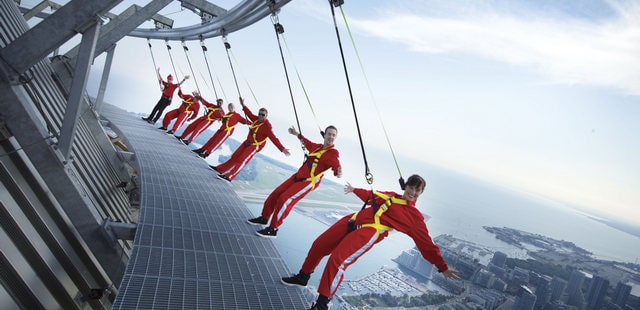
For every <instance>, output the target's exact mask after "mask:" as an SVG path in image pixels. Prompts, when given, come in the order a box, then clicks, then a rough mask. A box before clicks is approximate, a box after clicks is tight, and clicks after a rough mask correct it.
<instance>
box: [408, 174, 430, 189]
mask: <svg viewBox="0 0 640 310" xmlns="http://www.w3.org/2000/svg"><path fill="white" fill-rule="evenodd" d="M405 186H411V187H415V188H416V189H418V190H420V192H423V191H424V188H425V187H426V186H427V182H426V181H425V180H424V179H423V178H422V177H421V176H419V175H417V174H414V175H412V176H410V177H409V178H408V179H407V183H405Z"/></svg>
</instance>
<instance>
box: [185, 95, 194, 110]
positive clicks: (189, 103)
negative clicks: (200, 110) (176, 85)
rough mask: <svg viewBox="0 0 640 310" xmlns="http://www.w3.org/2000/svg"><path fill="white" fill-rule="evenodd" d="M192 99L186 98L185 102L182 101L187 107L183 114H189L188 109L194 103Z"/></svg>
mask: <svg viewBox="0 0 640 310" xmlns="http://www.w3.org/2000/svg"><path fill="white" fill-rule="evenodd" d="M193 99H194V98H193V97H191V98H187V99H186V100H184V103H186V104H187V107H186V108H185V109H184V113H191V110H189V108H190V107H191V105H192V104H194V103H195V101H193Z"/></svg>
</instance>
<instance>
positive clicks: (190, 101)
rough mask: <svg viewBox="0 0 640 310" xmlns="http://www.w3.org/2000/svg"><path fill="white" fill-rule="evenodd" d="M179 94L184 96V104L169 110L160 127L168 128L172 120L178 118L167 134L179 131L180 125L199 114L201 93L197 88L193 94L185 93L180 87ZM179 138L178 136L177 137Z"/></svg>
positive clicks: (162, 128)
mask: <svg viewBox="0 0 640 310" xmlns="http://www.w3.org/2000/svg"><path fill="white" fill-rule="evenodd" d="M178 96H179V97H180V98H182V104H181V105H180V106H179V107H178V108H177V109H174V110H171V111H169V112H167V114H165V115H164V118H163V119H162V127H160V128H158V129H160V130H167V127H169V124H170V123H171V120H173V119H174V118H175V119H176V121H175V123H174V124H173V127H171V129H169V130H167V134H173V133H174V132H176V131H178V129H179V128H180V126H182V124H184V122H185V121H187V118H189V120H190V121H192V120H193V119H194V118H196V116H198V111H199V110H200V103H198V101H200V93H199V92H198V91H197V90H194V91H193V92H192V93H191V95H189V94H183V93H182V89H180V88H178ZM176 138H177V137H176Z"/></svg>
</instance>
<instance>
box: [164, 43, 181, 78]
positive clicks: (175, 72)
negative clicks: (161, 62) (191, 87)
mask: <svg viewBox="0 0 640 310" xmlns="http://www.w3.org/2000/svg"><path fill="white" fill-rule="evenodd" d="M165 43H166V44H167V53H169V60H171V67H173V74H174V76H175V79H176V81H177V80H178V71H177V70H176V65H175V64H174V63H173V57H172V56H171V45H169V40H165Z"/></svg>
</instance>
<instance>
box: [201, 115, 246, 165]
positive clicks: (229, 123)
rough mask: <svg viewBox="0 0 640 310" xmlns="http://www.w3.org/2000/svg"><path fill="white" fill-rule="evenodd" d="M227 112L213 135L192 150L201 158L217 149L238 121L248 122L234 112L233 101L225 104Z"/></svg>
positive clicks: (230, 133)
mask: <svg viewBox="0 0 640 310" xmlns="http://www.w3.org/2000/svg"><path fill="white" fill-rule="evenodd" d="M227 110H229V112H227V114H225V115H224V116H223V117H222V119H221V120H220V121H221V122H222V125H220V128H218V130H217V131H216V133H214V134H213V136H212V137H211V138H210V139H209V141H207V143H205V144H204V145H203V146H202V147H200V148H199V149H195V150H193V152H195V153H196V154H198V155H199V156H200V157H202V158H207V157H208V156H209V154H211V153H212V152H213V151H215V150H217V149H218V148H219V147H220V146H222V144H223V143H224V142H225V141H227V139H228V138H229V137H230V136H231V135H232V134H233V131H234V130H235V128H236V125H237V124H238V123H241V124H245V125H246V124H249V122H247V120H246V119H245V118H244V116H242V115H241V114H240V113H238V112H236V109H235V106H234V105H233V103H229V104H228V105H227Z"/></svg>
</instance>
